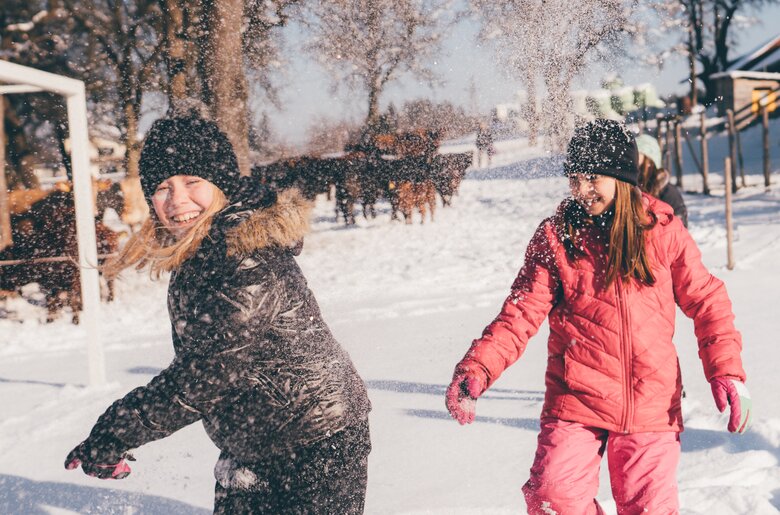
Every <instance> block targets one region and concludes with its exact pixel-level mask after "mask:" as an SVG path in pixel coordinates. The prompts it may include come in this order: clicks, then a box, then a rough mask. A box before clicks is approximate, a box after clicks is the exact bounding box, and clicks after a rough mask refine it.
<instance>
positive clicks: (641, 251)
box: [560, 181, 656, 288]
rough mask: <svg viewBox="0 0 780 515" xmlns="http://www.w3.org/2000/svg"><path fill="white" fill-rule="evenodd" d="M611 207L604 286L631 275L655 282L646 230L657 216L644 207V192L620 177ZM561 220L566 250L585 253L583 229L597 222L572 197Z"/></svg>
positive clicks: (571, 253) (642, 281) (626, 279)
mask: <svg viewBox="0 0 780 515" xmlns="http://www.w3.org/2000/svg"><path fill="white" fill-rule="evenodd" d="M612 211H613V214H612V219H611V223H609V244H608V247H607V277H606V282H605V288H608V287H609V286H611V285H612V283H613V282H614V281H615V280H616V279H620V280H621V281H623V282H628V281H630V280H631V279H632V278H633V279H636V280H637V281H639V282H640V283H642V284H646V285H648V286H652V285H653V284H655V276H654V275H653V271H652V262H651V261H652V260H651V256H650V255H649V253H648V250H647V231H648V230H649V229H651V228H652V227H653V226H654V225H655V223H656V219H655V217H654V216H653V215H652V214H651V213H648V212H647V211H646V210H645V207H644V204H643V203H642V192H641V191H640V190H639V188H638V187H635V186H632V185H631V184H629V183H627V182H624V181H617V183H616V192H615V203H614V205H613V207H612ZM602 216H605V215H602ZM561 222H562V226H561V227H560V229H561V231H562V240H563V245H564V248H565V249H566V252H567V253H568V254H569V256H570V257H572V258H575V259H576V258H577V257H579V256H582V255H584V249H582V246H581V245H582V242H581V241H580V229H581V228H583V227H584V226H586V225H588V224H592V223H594V222H593V219H592V218H591V217H589V216H588V215H587V213H586V212H585V211H584V210H583V209H582V207H581V206H580V205H579V204H578V203H577V202H576V201H575V200H574V199H571V200H570V202H569V203H568V204H567V205H566V206H565V207H564V211H563V217H562V221H561Z"/></svg>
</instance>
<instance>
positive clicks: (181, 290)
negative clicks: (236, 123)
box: [65, 115, 370, 514]
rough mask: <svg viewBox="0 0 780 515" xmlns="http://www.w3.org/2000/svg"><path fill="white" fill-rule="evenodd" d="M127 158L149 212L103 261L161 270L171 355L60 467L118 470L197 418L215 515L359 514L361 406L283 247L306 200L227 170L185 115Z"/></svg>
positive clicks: (166, 122) (195, 121)
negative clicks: (210, 457) (216, 452)
mask: <svg viewBox="0 0 780 515" xmlns="http://www.w3.org/2000/svg"><path fill="white" fill-rule="evenodd" d="M140 169H141V182H142V185H143V189H144V194H145V196H146V198H147V200H148V201H149V202H150V204H151V205H152V207H153V209H152V216H151V218H150V219H149V220H148V221H147V222H146V224H145V225H144V227H143V228H142V230H141V231H140V232H139V233H138V234H137V235H136V236H135V237H134V238H133V239H132V240H131V241H129V242H128V244H127V245H126V246H125V248H124V249H123V252H122V254H121V255H120V257H119V258H118V259H117V261H116V262H115V263H114V264H113V265H112V266H110V267H109V269H108V270H107V271H108V272H109V273H117V272H118V271H119V270H121V269H123V268H126V267H128V266H131V265H135V266H136V268H139V269H140V268H143V267H145V266H148V267H149V268H150V269H151V272H152V275H154V276H159V275H160V274H161V273H162V272H165V271H170V272H171V278H170V285H169V287H168V311H169V314H170V318H171V326H172V327H171V332H172V338H173V345H174V349H175V353H176V355H175V358H174V360H173V362H172V363H171V364H170V365H169V366H168V367H167V368H166V369H165V370H163V371H162V372H160V373H159V374H158V375H157V376H156V377H154V378H153V379H152V380H151V381H150V382H149V384H147V385H146V386H143V387H140V388H136V389H135V390H133V391H131V392H130V393H128V394H127V395H125V396H124V397H123V398H122V399H119V400H117V401H116V402H114V404H112V405H111V406H110V407H109V408H108V410H106V412H105V413H104V414H103V415H101V416H100V418H99V419H98V421H97V422H96V423H95V425H94V427H93V428H92V431H91V432H90V434H89V437H88V438H87V439H86V440H84V441H83V442H82V443H81V444H79V445H78V446H77V447H76V448H75V449H73V451H71V452H70V454H68V456H67V458H66V461H65V465H66V468H68V469H74V468H76V467H78V466H79V465H81V467H82V469H83V470H84V472H85V473H87V474H89V475H93V476H97V477H100V478H102V479H120V478H123V477H125V476H127V475H128V474H129V472H130V468H129V467H128V466H127V463H126V461H125V460H127V459H131V457H130V455H129V454H128V451H130V450H131V449H133V448H135V447H138V446H140V445H143V444H145V443H147V442H150V441H153V440H157V439H160V438H164V437H166V436H168V435H170V434H171V433H173V432H175V431H177V430H178V429H181V428H182V427H184V426H186V425H188V424H191V423H193V422H196V421H198V420H200V421H201V422H202V423H203V426H204V428H205V429H206V432H207V433H208V435H209V437H210V438H211V440H212V441H213V442H214V444H215V445H216V446H217V447H219V449H220V450H221V451H222V452H221V454H220V458H219V461H218V462H217V464H216V467H215V471H214V472H215V476H216V479H217V483H216V497H215V504H214V512H215V513H230V514H236V513H362V512H363V507H364V499H365V491H366V483H367V460H368V454H369V451H370V442H369V433H368V412H369V410H370V404H369V401H368V396H367V393H366V389H365V386H364V384H363V381H362V380H361V379H360V377H359V376H358V374H357V372H356V371H355V368H354V367H353V365H352V362H351V361H350V358H349V356H348V355H347V353H346V352H345V351H344V349H342V348H341V346H340V345H339V344H338V342H337V341H336V340H335V339H334V337H333V335H332V334H331V332H330V330H329V329H328V327H327V325H326V324H325V322H324V321H323V319H322V316H321V314H320V310H319V307H318V305H317V302H316V300H315V299H314V296H313V295H312V292H311V291H310V290H309V289H308V287H307V285H306V280H305V278H304V276H303V274H302V272H301V270H300V268H299V267H298V265H297V263H296V262H295V259H294V256H295V255H296V254H297V253H298V252H299V251H300V249H301V246H302V239H303V235H304V233H305V232H306V230H307V228H308V215H309V205H308V203H306V202H305V201H304V200H303V199H302V198H301V197H300V196H299V195H298V194H297V193H295V192H288V193H283V194H281V195H279V196H278V197H277V196H276V195H275V194H274V193H272V192H270V191H268V190H265V189H263V188H262V187H261V186H259V185H258V184H256V183H253V182H252V181H251V179H249V178H239V176H238V165H237V162H236V157H235V154H234V153H233V149H232V147H231V145H230V143H229V141H228V140H227V138H226V136H225V135H224V134H223V133H222V132H221V131H220V130H219V129H218V128H217V126H216V125H215V124H214V123H212V122H210V121H205V120H203V119H201V118H198V117H196V116H194V115H187V116H184V117H176V118H167V119H163V120H158V121H157V122H155V124H154V125H153V126H152V128H151V130H150V131H149V134H148V136H147V138H146V143H145V145H144V149H143V152H142V154H141V162H140Z"/></svg>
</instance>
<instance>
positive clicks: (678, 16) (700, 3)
mask: <svg viewBox="0 0 780 515" xmlns="http://www.w3.org/2000/svg"><path fill="white" fill-rule="evenodd" d="M777 3H778V0H658V1H656V2H654V3H653V6H654V8H655V9H656V10H657V12H658V13H659V15H660V18H661V20H662V26H663V27H664V29H666V30H667V31H669V32H678V33H679V34H680V40H679V41H678V42H677V43H676V44H675V45H674V46H673V48H672V51H673V52H679V53H684V54H685V55H687V56H688V63H689V69H690V79H691V93H690V98H691V104H692V105H693V104H696V101H697V84H696V83H697V80H699V81H701V83H702V85H703V86H704V91H705V98H704V99H703V101H704V102H705V103H710V102H713V101H714V100H715V94H716V92H715V88H714V84H713V81H712V80H711V79H710V76H712V75H713V74H715V73H718V72H721V71H724V70H726V68H728V66H729V64H731V62H730V59H729V51H730V50H731V48H732V47H733V46H734V45H735V44H736V42H737V36H736V34H735V32H734V30H733V29H735V28H736V29H744V28H747V27H749V26H751V25H753V24H755V23H756V22H757V20H756V19H754V18H751V17H749V16H746V15H744V14H743V13H745V12H746V11H750V10H754V11H755V10H758V9H760V8H761V7H764V6H766V5H771V4H777ZM697 63H698V65H699V70H698V72H697V70H696V64H697Z"/></svg>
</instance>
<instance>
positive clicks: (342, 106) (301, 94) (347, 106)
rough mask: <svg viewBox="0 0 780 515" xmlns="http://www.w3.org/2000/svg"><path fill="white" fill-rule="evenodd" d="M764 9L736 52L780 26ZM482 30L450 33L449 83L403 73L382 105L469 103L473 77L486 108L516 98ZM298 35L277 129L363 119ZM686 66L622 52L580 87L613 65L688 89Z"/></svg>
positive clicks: (593, 84)
mask: <svg viewBox="0 0 780 515" xmlns="http://www.w3.org/2000/svg"><path fill="white" fill-rule="evenodd" d="M754 14H755V13H754ZM758 14H760V16H759V18H760V19H761V20H762V22H761V23H760V24H758V25H755V26H753V27H751V28H749V29H748V30H744V31H743V32H741V33H740V35H739V42H738V45H737V47H736V48H735V49H734V50H733V51H732V53H731V54H730V55H729V57H730V58H735V57H737V56H739V55H741V54H743V53H745V52H747V51H750V50H751V49H753V48H754V47H755V46H757V45H759V44H760V43H762V42H764V41H765V40H768V39H769V38H771V37H772V36H774V35H776V34H777V33H778V31H779V30H780V29H779V28H778V27H780V23H778V22H780V6H778V5H774V6H771V7H766V8H764V9H762V10H761V11H760V12H759V13H758ZM477 30H478V29H477V26H476V24H475V23H473V22H462V23H460V24H458V25H457V26H455V27H454V28H453V30H452V33H451V34H450V35H449V37H448V38H447V39H446V41H445V43H444V53H443V55H442V56H441V58H440V59H438V60H437V62H436V63H435V64H434V65H433V68H434V69H435V70H436V71H437V72H438V74H439V75H440V76H441V78H442V79H444V81H445V85H444V86H441V87H438V88H436V89H431V88H429V87H428V86H426V85H423V84H419V83H418V82H417V81H416V80H414V79H413V78H412V77H402V78H401V80H399V81H397V82H395V83H392V84H390V85H389V86H388V88H387V90H386V91H385V92H384V94H383V96H382V99H381V102H382V105H383V106H384V105H387V104H388V103H389V102H391V101H392V102H394V103H395V104H396V106H399V105H400V104H402V103H403V101H404V100H408V99H413V98H419V97H428V98H433V99H435V100H445V99H446V100H450V101H452V102H454V103H456V104H459V105H463V106H464V107H469V104H470V99H469V94H468V89H469V84H470V81H471V80H472V79H473V81H474V83H475V85H476V88H477V91H478V98H477V102H478V106H477V107H478V109H479V111H480V112H481V113H487V112H489V111H490V109H491V108H492V107H493V106H494V105H496V104H498V103H503V102H511V101H513V98H514V95H515V92H516V91H517V90H518V89H521V85H520V84H519V83H518V82H516V81H514V80H512V79H510V78H508V77H507V76H506V75H505V74H504V73H503V72H502V70H501V63H500V62H497V61H496V57H495V54H494V52H493V50H492V48H490V47H487V46H480V45H479V44H478V43H477V40H476V34H477ZM296 40H297V38H296V36H295V35H292V36H291V37H289V38H288V45H289V50H290V51H291V52H292V54H293V55H295V56H296V57H294V58H293V60H292V63H291V65H292V66H291V68H290V70H289V72H288V75H287V79H286V82H285V83H284V85H283V86H282V88H281V98H282V104H283V106H284V110H283V111H275V110H270V111H269V112H268V115H269V117H270V119H271V122H272V125H273V128H274V130H275V132H278V133H279V134H280V135H281V136H282V137H283V138H285V139H286V140H287V141H288V142H290V143H293V144H297V143H302V142H303V141H305V137H306V130H307V128H308V127H309V126H310V125H311V123H312V122H313V120H314V119H316V117H318V116H326V117H328V118H334V119H341V118H352V119H361V118H362V117H363V116H364V113H365V110H366V103H367V100H366V98H365V95H364V94H362V93H358V92H349V91H344V90H343V89H342V90H338V91H336V92H333V91H332V88H331V84H332V83H331V80H330V78H329V76H328V75H327V74H326V72H325V71H324V70H323V69H322V68H321V67H320V66H319V65H318V64H317V63H316V62H314V61H312V60H311V59H309V58H308V57H306V55H305V52H304V51H303V50H301V49H300V43H299V42H298V41H296ZM686 67H687V63H686V61H685V59H684V58H683V57H682V56H680V57H678V58H675V59H671V60H669V61H668V62H666V63H665V64H664V67H663V69H661V70H658V69H654V68H650V67H639V66H636V64H635V63H634V62H632V61H631V60H630V59H623V58H616V59H615V60H614V61H612V62H609V63H607V64H606V66H605V65H597V66H592V67H590V68H589V69H588V70H586V71H585V73H584V74H583V75H582V77H581V78H580V79H579V81H578V82H579V84H577V86H576V87H577V88H584V89H591V88H597V87H599V83H600V80H601V78H602V77H603V76H604V74H605V73H606V72H607V71H608V70H612V71H615V72H617V73H618V74H619V75H620V76H621V77H623V79H624V81H625V83H626V84H639V83H643V82H650V83H652V84H654V85H655V86H656V89H657V90H658V92H659V93H660V94H661V95H666V94H669V93H677V92H684V91H685V90H686V89H687V85H686V84H681V83H680V81H681V80H682V79H684V78H685V77H686V75H687V70H686Z"/></svg>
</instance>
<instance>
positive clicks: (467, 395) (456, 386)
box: [446, 369, 485, 425]
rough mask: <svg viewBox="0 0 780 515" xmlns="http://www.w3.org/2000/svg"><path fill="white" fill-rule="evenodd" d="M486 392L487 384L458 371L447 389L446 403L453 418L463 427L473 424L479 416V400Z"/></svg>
mask: <svg viewBox="0 0 780 515" xmlns="http://www.w3.org/2000/svg"><path fill="white" fill-rule="evenodd" d="M484 391H485V382H484V381H483V380H480V379H479V378H477V377H475V376H474V375H472V374H470V373H468V372H459V371H458V370H457V369H456V372H455V375H454V377H453V378H452V383H450V386H449V387H448V388H447V394H446V403H447V410H449V412H450V415H452V418H454V419H455V420H457V421H458V423H460V424H461V425H463V424H471V423H472V422H474V417H475V416H476V414H477V398H478V397H479V396H480V395H482V392H484Z"/></svg>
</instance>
